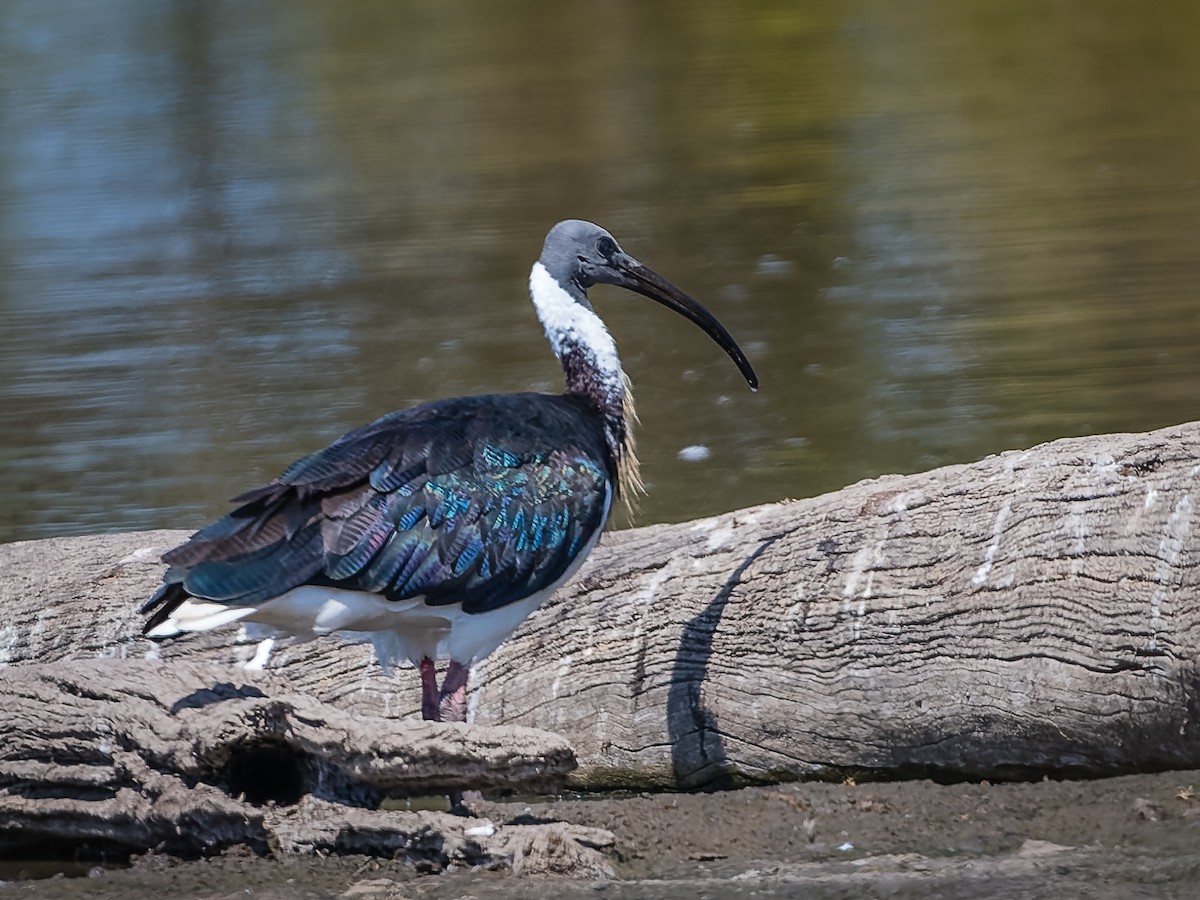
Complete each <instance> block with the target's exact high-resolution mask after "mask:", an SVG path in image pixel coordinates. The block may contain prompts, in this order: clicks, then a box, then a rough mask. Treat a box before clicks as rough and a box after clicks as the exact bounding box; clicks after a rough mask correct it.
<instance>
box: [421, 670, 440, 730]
mask: <svg viewBox="0 0 1200 900" xmlns="http://www.w3.org/2000/svg"><path fill="white" fill-rule="evenodd" d="M418 669H419V671H420V672H421V718H422V719H425V720H426V721H429V722H439V721H441V718H442V715H441V706H440V699H441V697H440V695H439V693H438V683H437V667H436V666H435V665H434V664H433V660H432V659H430V658H429V657H428V656H426V657H425V658H424V659H422V660H421V665H420V666H418Z"/></svg>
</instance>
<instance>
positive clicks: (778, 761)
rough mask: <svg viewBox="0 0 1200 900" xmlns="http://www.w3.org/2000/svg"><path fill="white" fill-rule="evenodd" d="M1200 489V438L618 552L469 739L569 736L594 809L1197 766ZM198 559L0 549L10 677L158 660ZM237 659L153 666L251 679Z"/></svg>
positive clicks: (541, 629) (297, 669) (1085, 454)
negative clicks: (1197, 497) (501, 726)
mask: <svg viewBox="0 0 1200 900" xmlns="http://www.w3.org/2000/svg"><path fill="white" fill-rule="evenodd" d="M1198 473H1200V423H1194V424H1189V425H1185V426H1180V427H1177V428H1170V429H1165V430H1162V431H1157V432H1152V433H1149V434H1137V435H1104V436H1098V437H1090V438H1078V439H1069V440H1062V441H1056V442H1054V443H1051V444H1045V445H1042V446H1039V447H1035V448H1033V449H1031V450H1027V451H1014V452H1010V453H1005V454H1002V455H1000V456H996V457H989V458H987V459H985V460H982V461H980V462H978V463H974V464H971V465H965V466H952V467H948V468H944V469H938V470H936V471H933V472H928V473H924V474H919V475H911V476H904V477H899V476H889V477H884V478H879V479H874V480H871V481H865V482H862V483H860V484H856V485H852V486H851V487H848V488H846V489H844V490H841V491H838V492H836V493H833V494H829V495H826V496H823V497H818V498H814V499H811V500H803V501H796V502H788V503H781V504H776V505H771V506H764V507H758V508H755V509H748V510H742V511H739V512H735V513H729V514H726V515H723V516H718V517H716V518H712V519H705V520H702V521H697V522H690V523H684V524H680V525H671V526H652V527H649V528H640V529H634V530H631V531H626V532H619V533H614V534H610V535H607V536H606V537H605V539H604V541H603V542H602V544H601V546H600V547H599V548H598V549H597V551H596V553H595V554H594V555H593V558H592V560H591V561H590V562H589V563H588V565H587V566H586V567H585V568H584V569H583V571H582V572H581V573H580V575H579V576H578V577H577V578H576V579H574V580H573V582H572V583H571V584H570V585H568V586H567V587H566V588H564V589H563V590H561V591H560V592H559V594H558V596H556V597H555V598H554V599H553V600H552V601H550V602H549V603H548V604H547V606H546V607H545V608H543V609H542V610H540V611H539V612H538V613H536V614H535V615H534V616H532V617H531V618H530V620H529V621H528V622H527V623H526V625H525V626H524V627H523V628H522V629H521V630H520V632H519V633H518V635H517V636H516V637H514V639H513V640H511V641H510V642H508V643H507V644H506V645H504V646H503V647H501V648H500V650H499V651H497V652H496V653H495V654H494V655H493V656H492V657H491V658H490V659H489V660H487V661H486V662H485V663H484V664H483V665H481V666H479V667H477V671H476V673H475V676H474V678H473V682H472V687H473V692H472V697H471V709H472V711H473V716H474V721H476V722H481V723H515V724H522V725H529V726H534V727H537V728H542V729H546V730H550V731H553V732H556V733H558V734H561V735H564V736H565V737H566V738H567V739H568V740H569V741H570V742H571V743H572V745H573V746H574V747H575V750H576V753H577V755H578V757H579V761H580V768H579V770H577V772H576V773H575V775H574V776H573V778H574V779H575V782H576V783H577V784H580V785H583V786H591V787H596V786H604V785H624V786H629V787H644V786H650V785H656V784H657V785H663V784H666V785H681V786H694V785H705V784H720V783H723V782H727V781H729V780H730V779H737V778H743V777H744V778H763V779H766V778H776V777H795V776H829V775H835V774H838V773H842V772H846V771H856V770H871V771H872V772H873V773H875V774H879V775H885V776H886V775H900V774H908V773H941V774H943V775H945V776H948V777H956V776H962V777H986V776H990V777H995V776H1003V775H1006V774H1030V773H1042V772H1045V773H1061V774H1069V773H1078V774H1084V773H1086V774H1101V773H1110V772H1118V771H1128V770H1139V769H1153V768H1160V767H1195V766H1200V725H1198V724H1197V716H1198V714H1200V683H1198V674H1197V644H1198V640H1200V595H1198V593H1197V556H1196V550H1195V543H1194V539H1193V524H1192V523H1193V515H1194V503H1193V500H1192V498H1191V491H1192V489H1193V486H1194V484H1195V482H1196V477H1197V474H1198ZM182 537H183V534H182V533H174V532H155V533H148V534H135V535H113V536H107V537H103V538H100V537H97V538H85V539H64V540H52V541H39V542H31V543H25V544H15V545H10V546H8V547H0V572H2V573H3V578H4V582H3V586H2V588H0V591H2V597H0V600H2V602H3V608H4V609H5V610H6V617H5V623H4V625H5V626H7V627H6V628H5V627H3V626H0V659H3V658H5V656H7V659H8V660H9V661H11V662H24V661H34V660H39V661H43V662H46V661H53V660H61V659H78V658H80V657H86V656H95V655H110V656H111V655H117V656H119V655H136V656H142V655H145V654H147V653H150V654H152V655H153V654H156V653H158V652H160V651H159V650H158V649H157V648H155V647H153V646H152V645H151V644H149V642H146V641H143V640H142V639H140V638H138V637H136V632H137V628H138V626H139V624H140V620H139V618H138V616H137V615H136V612H135V607H136V605H137V603H138V602H139V601H140V600H141V598H143V597H144V596H146V595H148V593H149V592H150V591H151V590H152V589H153V586H154V583H155V582H156V581H157V578H158V576H159V574H160V572H161V567H160V566H159V565H158V564H157V562H156V558H157V556H158V554H159V553H161V552H162V551H163V550H165V549H167V548H168V547H169V546H171V545H173V544H174V543H176V542H178V541H179V540H180V539H181V538H182ZM236 634H237V632H236V630H235V629H231V630H228V631H225V632H221V633H218V634H215V635H204V636H197V637H194V638H188V639H186V640H180V641H176V642H173V643H168V644H164V645H162V647H161V655H162V657H163V658H164V659H168V658H174V659H188V658H191V659H204V660H209V661H226V662H236V661H239V660H240V661H245V660H246V659H248V658H249V657H250V655H252V653H253V650H254V647H253V645H250V644H245V643H242V644H238V643H237V642H236V641H235V636H236ZM272 667H273V668H274V669H275V670H276V671H278V672H279V673H281V674H282V675H283V677H285V678H286V679H287V680H288V682H289V684H291V685H292V686H293V688H294V689H295V690H297V691H303V692H307V693H310V694H312V695H313V696H315V697H318V698H320V699H321V700H323V701H325V702H329V703H332V704H334V705H337V706H340V707H342V708H345V709H349V710H353V711H355V712H358V713H363V714H383V715H392V716H395V715H407V714H411V713H413V712H415V711H416V708H417V699H418V690H417V686H416V679H415V677H414V676H413V675H412V674H411V673H407V672H401V673H399V676H398V677H397V678H395V679H386V678H383V677H382V676H381V675H380V673H379V671H378V668H377V666H376V665H375V664H374V662H373V661H372V660H371V658H370V653H369V650H368V649H367V648H365V647H363V646H354V645H343V644H338V643H337V642H334V641H321V642H318V643H314V644H301V645H293V646H290V647H284V648H282V649H281V650H280V651H279V652H277V654H276V657H275V659H274V660H273V662H272ZM2 693H3V689H2V688H0V694H2ZM0 702H3V701H2V700H0Z"/></svg>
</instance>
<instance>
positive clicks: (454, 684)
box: [438, 662, 471, 722]
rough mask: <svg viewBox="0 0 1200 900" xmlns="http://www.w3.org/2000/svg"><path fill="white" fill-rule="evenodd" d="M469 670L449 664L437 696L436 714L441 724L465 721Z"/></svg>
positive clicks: (458, 665)
mask: <svg viewBox="0 0 1200 900" xmlns="http://www.w3.org/2000/svg"><path fill="white" fill-rule="evenodd" d="M470 674H471V670H470V669H469V668H467V667H466V666H464V665H462V664H461V663H456V662H451V663H450V667H449V668H448V669H446V678H445V680H444V681H443V682H442V690H441V692H440V694H439V695H438V712H439V714H440V716H441V720H442V721H443V722H465V721H467V679H468V677H469V676H470Z"/></svg>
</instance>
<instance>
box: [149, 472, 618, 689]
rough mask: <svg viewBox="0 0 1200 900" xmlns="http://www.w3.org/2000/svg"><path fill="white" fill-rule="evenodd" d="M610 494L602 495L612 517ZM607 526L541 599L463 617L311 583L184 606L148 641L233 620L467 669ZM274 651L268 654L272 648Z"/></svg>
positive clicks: (383, 658)
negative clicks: (239, 601)
mask: <svg viewBox="0 0 1200 900" xmlns="http://www.w3.org/2000/svg"><path fill="white" fill-rule="evenodd" d="M611 501H612V496H611V492H610V493H609V494H608V495H607V496H605V498H604V518H603V519H602V520H601V521H602V522H604V521H607V519H608V510H609V507H610V506H611ZM601 531H603V526H602V527H601V528H598V529H597V530H596V533H595V534H594V535H593V536H592V538H591V540H589V541H588V543H587V545H586V546H585V547H584V548H583V550H582V552H581V553H580V554H579V555H578V556H576V557H575V559H574V561H573V562H572V563H571V565H570V566H569V567H568V568H567V571H566V572H565V573H564V574H563V576H562V578H560V579H559V580H558V581H556V582H554V583H553V584H552V585H550V586H549V587H548V588H546V589H545V590H543V591H540V592H538V593H536V594H532V595H530V596H528V597H525V598H524V599H522V600H518V601H516V602H515V603H510V604H508V605H507V606H502V607H501V608H500V609H495V610H492V611H490V612H483V613H465V612H463V611H462V608H461V607H460V606H457V605H449V606H427V605H426V604H425V602H424V598H422V597H412V598H410V599H408V600H396V601H392V600H385V599H384V598H383V597H380V596H379V595H378V594H368V593H363V592H360V591H347V590H340V589H338V588H326V587H313V586H310V585H306V586H304V587H298V588H295V589H294V590H291V591H288V592H287V593H286V594H280V595H279V596H278V597H274V598H272V599H270V600H267V601H266V602H264V603H261V604H259V605H258V606H237V607H230V606H225V605H222V604H220V603H213V602H212V601H209V600H197V599H191V600H187V601H185V602H184V603H181V604H180V605H179V607H178V608H177V609H176V610H175V611H174V612H172V613H171V615H170V616H169V617H168V618H167V619H166V620H164V621H163V622H162V623H161V624H160V625H158V626H157V627H155V628H154V629H153V630H152V631H150V632H149V633H148V636H149V637H172V636H174V635H177V634H181V633H183V632H188V631H210V630H212V629H213V628H219V627H221V626H222V625H228V624H230V623H232V622H243V623H255V624H257V625H260V626H266V627H267V629H269V630H273V631H275V632H277V633H280V634H286V635H290V636H292V637H297V638H300V639H301V640H309V639H312V638H315V637H320V636H322V635H326V634H331V633H333V632H335V631H337V632H343V633H346V632H349V633H348V634H346V637H347V638H348V639H350V640H355V639H362V638H364V637H365V638H367V639H369V640H370V641H371V642H372V643H373V644H374V645H375V652H376V654H377V655H378V657H379V662H380V664H381V665H382V666H383V667H384V668H385V669H390V668H391V666H392V665H394V664H395V663H397V662H400V661H403V660H406V659H407V660H409V661H411V662H412V663H413V664H414V665H416V664H418V663H419V662H420V661H421V660H422V659H423V658H426V657H427V658H429V659H434V660H436V659H451V660H454V661H455V662H458V663H461V664H463V665H465V666H470V665H471V664H473V663H476V662H478V661H479V660H481V659H483V658H484V657H485V656H487V655H488V654H489V653H491V652H492V651H493V650H495V649H496V648H497V647H499V646H500V644H502V643H503V642H504V640H505V639H506V638H507V637H508V636H509V635H511V634H512V633H513V632H514V631H516V630H517V626H518V625H520V624H521V622H523V621H524V620H525V618H526V617H527V616H528V615H529V614H530V613H532V612H533V611H534V610H535V609H537V608H538V607H539V606H541V605H542V603H544V602H545V601H546V600H547V599H548V598H549V597H550V595H551V594H553V593H554V592H555V591H556V590H557V589H558V588H559V587H560V586H562V584H563V583H564V582H566V581H567V580H568V579H569V578H570V577H571V576H572V575H574V574H575V573H576V572H577V571H578V570H579V567H580V566H581V565H583V561H584V560H585V559H586V558H587V557H588V554H590V553H591V552H592V549H593V548H594V547H595V546H596V542H597V541H598V540H599V539H600V533H601ZM268 652H269V651H268Z"/></svg>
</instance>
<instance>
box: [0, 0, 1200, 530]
mask: <svg viewBox="0 0 1200 900" xmlns="http://www.w3.org/2000/svg"><path fill="white" fill-rule="evenodd" d="M570 216H575V217H584V218H591V219H594V220H596V221H599V222H601V223H602V224H604V225H606V226H607V227H609V228H610V229H611V230H612V231H613V232H614V233H615V234H616V235H617V236H618V238H620V239H621V240H622V242H623V243H624V245H625V247H626V249H627V250H629V251H630V252H632V253H633V254H634V255H636V256H639V257H640V258H642V259H643V260H644V261H645V262H647V263H649V264H650V265H652V266H654V267H655V268H657V269H658V270H659V271H661V272H662V273H664V274H665V275H667V276H668V277H669V278H671V279H672V280H673V281H675V282H676V283H678V284H679V285H681V286H682V287H684V288H685V289H686V290H688V291H689V292H691V293H692V294H694V295H695V296H696V297H698V298H699V299H700V300H701V301H702V302H704V303H705V304H706V305H707V306H708V307H709V308H710V309H711V310H712V311H713V312H715V313H716V314H717V315H718V316H719V317H720V318H721V319H722V320H723V321H724V323H725V324H726V325H727V326H728V327H729V329H730V331H732V332H733V333H734V335H736V336H737V337H738V338H739V340H740V341H741V342H742V344H743V346H744V347H745V349H746V351H747V353H748V355H749V356H750V358H751V359H752V360H753V362H754V365H755V367H756V369H757V370H758V373H759V375H760V378H761V381H762V390H761V391H760V392H759V393H758V394H751V393H750V392H749V391H748V390H747V389H746V388H745V385H744V384H743V383H742V382H741V380H740V378H739V376H738V373H737V372H736V370H735V369H734V367H733V366H732V365H731V364H730V363H729V360H728V359H727V358H726V357H725V356H724V355H723V354H722V353H721V352H720V351H719V350H718V349H717V348H716V347H715V346H714V345H712V344H711V343H709V342H708V340H707V339H706V338H705V337H704V336H703V335H702V334H701V333H700V332H699V331H698V330H696V329H695V328H693V327H692V326H690V325H689V324H688V323H686V322H685V321H683V320H682V319H678V318H677V317H672V316H671V315H670V314H669V313H668V312H666V311H665V310H663V309H661V308H660V307H658V306H656V305H654V304H650V303H647V302H645V301H643V300H641V299H640V298H637V297H634V296H633V295H625V294H624V293H623V292H618V291H614V290H608V291H607V292H605V291H603V290H601V289H597V291H596V292H595V295H594V299H595V301H596V304H597V308H598V309H599V311H600V312H601V314H602V315H603V316H604V317H605V319H606V321H607V322H608V324H609V326H610V328H611V330H612V331H613V333H614V335H615V336H616V338H617V341H618V344H619V346H620V348H621V351H622V356H623V360H624V363H625V367H626V369H627V370H628V371H629V373H630V374H631V376H632V378H633V380H634V384H635V387H636V397H637V400H638V408H639V412H640V413H641V417H642V422H643V426H642V430H641V432H640V448H641V456H642V458H643V464H644V474H645V476H646V479H647V482H648V484H649V487H650V492H649V495H648V497H647V498H646V501H645V502H644V504H643V505H642V512H641V514H640V521H642V522H654V521H664V520H682V519H687V518H692V517H695V516H700V515H705V514H711V513H715V512H719V511H722V510H727V509H732V508H736V507H740V506H746V505H750V504H755V503H762V502H767V501H771V500H776V499H779V498H781V497H785V496H788V497H800V496H808V495H813V494H817V493H821V492H824V491H828V490H833V489H836V488H838V487H841V486H843V485H845V484H847V483H850V482H853V481H855V480H858V479H860V478H863V477H867V476H872V475H876V474H880V473H884V472H907V471H917V470H921V469H925V468H929V467H932V466H936V465H940V464H944V463H950V462H960V461H968V460H972V459H976V458H979V457H981V456H983V455H986V454H988V453H991V452H996V451H1000V450H1003V449H1006V448H1010V447H1021V446H1028V445H1030V444H1033V443H1036V442H1039V441H1043V440H1049V439H1052V438H1056V437H1060V436H1064V435H1075V434H1086V433H1092V432H1104V431H1123V430H1143V429H1150V428H1154V427H1158V426H1165V425H1169V424H1174V423H1178V422H1182V421H1187V420H1190V419H1195V418H1197V417H1200V400H1198V395H1200V354H1197V353H1196V349H1195V348H1196V347H1197V345H1198V344H1200V302H1198V297H1197V284H1198V283H1200V7H1198V6H1197V5H1196V4H1195V3H1194V2H1190V0H1185V2H1170V0H1164V2H1162V3H1159V4H1155V5H1153V6H1152V7H1144V6H1139V5H1137V4H1130V3H1118V2H1099V3H1097V2H1094V0H1087V2H1085V0H1066V2H1056V3H1049V4H1046V3H1036V4H1035V3H1009V2H978V3H953V2H949V0H943V2H917V3H905V4H895V3H887V2H882V0H861V2H834V0H815V2H810V3H803V4H799V3H793V2H777V3H763V4H733V3H652V4H647V3H632V2H625V3H612V4H599V5H598V4H548V3H531V2H527V3H506V4H492V3H484V2H465V3H457V4H434V3H402V2H396V3H392V2H388V3H383V2H378V3H356V4H342V3H336V4H335V3H317V2H283V0H276V2H263V3H252V4H246V3H232V2H212V3H203V4H201V3H194V4H187V3H165V4H151V3H138V2H132V0H114V2H108V3H104V4H96V3H90V2H83V0H79V2H74V3H60V4H43V3H39V2H33V0H12V2H9V3H6V4H5V5H4V6H3V8H2V9H0V434H2V435H3V437H2V438H0V479H2V480H3V484H4V486H5V489H4V490H3V491H0V505H2V506H0V540H3V541H7V540H17V539H23V538H34V537H42V536H48V535H54V534H73V533H81V532H89V531H114V530H126V529H138V528H154V527H164V526H171V527H192V526H198V525H200V524H203V522H204V521H205V520H206V519H208V518H210V517H212V516H215V515H218V514H219V513H221V512H222V511H223V510H224V509H225V503H224V501H225V498H227V497H229V496H231V495H233V494H235V493H238V492H240V491H241V490H243V489H245V488H247V487H250V486H252V485H253V484H255V483H258V482H260V481H262V480H265V479H268V478H270V477H272V476H273V475H275V474H276V473H277V472H278V471H279V470H280V469H281V468H282V467H283V466H284V465H286V464H287V463H288V462H289V461H290V460H291V459H293V458H294V457H296V456H297V455H299V454H301V453H304V452H307V451H310V450H313V449H316V448H317V447H319V446H321V445H323V444H324V443H326V442H328V441H329V440H331V439H332V438H334V437H336V436H337V435H338V434H340V433H341V432H342V431H344V430H345V429H347V428H350V427H352V426H354V425H357V424H360V423H362V422H365V421H368V420H370V419H372V418H374V417H376V416H377V415H379V414H382V413H384V412H387V411H389V410H391V409H395V408H399V407H402V406H406V405H408V404H411V403H415V402H419V401H423V400H428V399H432V398H436V397H443V396H452V395H456V394H464V393H476V392H492V391H507V390H512V391H516V390H528V389H534V390H548V391H553V390H557V389H558V388H559V385H560V374H559V372H558V370H557V367H556V364H555V362H554V360H553V358H552V356H551V355H550V353H549V350H548V348H547V346H546V343H545V340H544V337H543V336H542V334H541V330H540V328H539V326H538V324H537V322H536V320H535V319H534V317H533V313H532V309H531V307H530V305H529V302H528V298H527V295H526V292H525V279H526V276H527V272H528V267H529V265H530V263H531V262H532V260H533V259H534V258H535V257H536V255H537V253H538V250H539V248H540V243H541V239H542V236H543V235H544V233H545V231H546V229H547V228H548V227H549V225H551V224H552V223H553V222H555V221H556V220H558V219H560V218H564V217H570ZM691 445H702V446H704V447H706V448H707V449H708V450H709V451H710V452H709V454H708V456H707V458H706V459H704V460H702V461H698V462H686V461H682V460H681V459H680V458H679V452H680V450H681V449H683V448H684V447H688V446H691Z"/></svg>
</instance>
